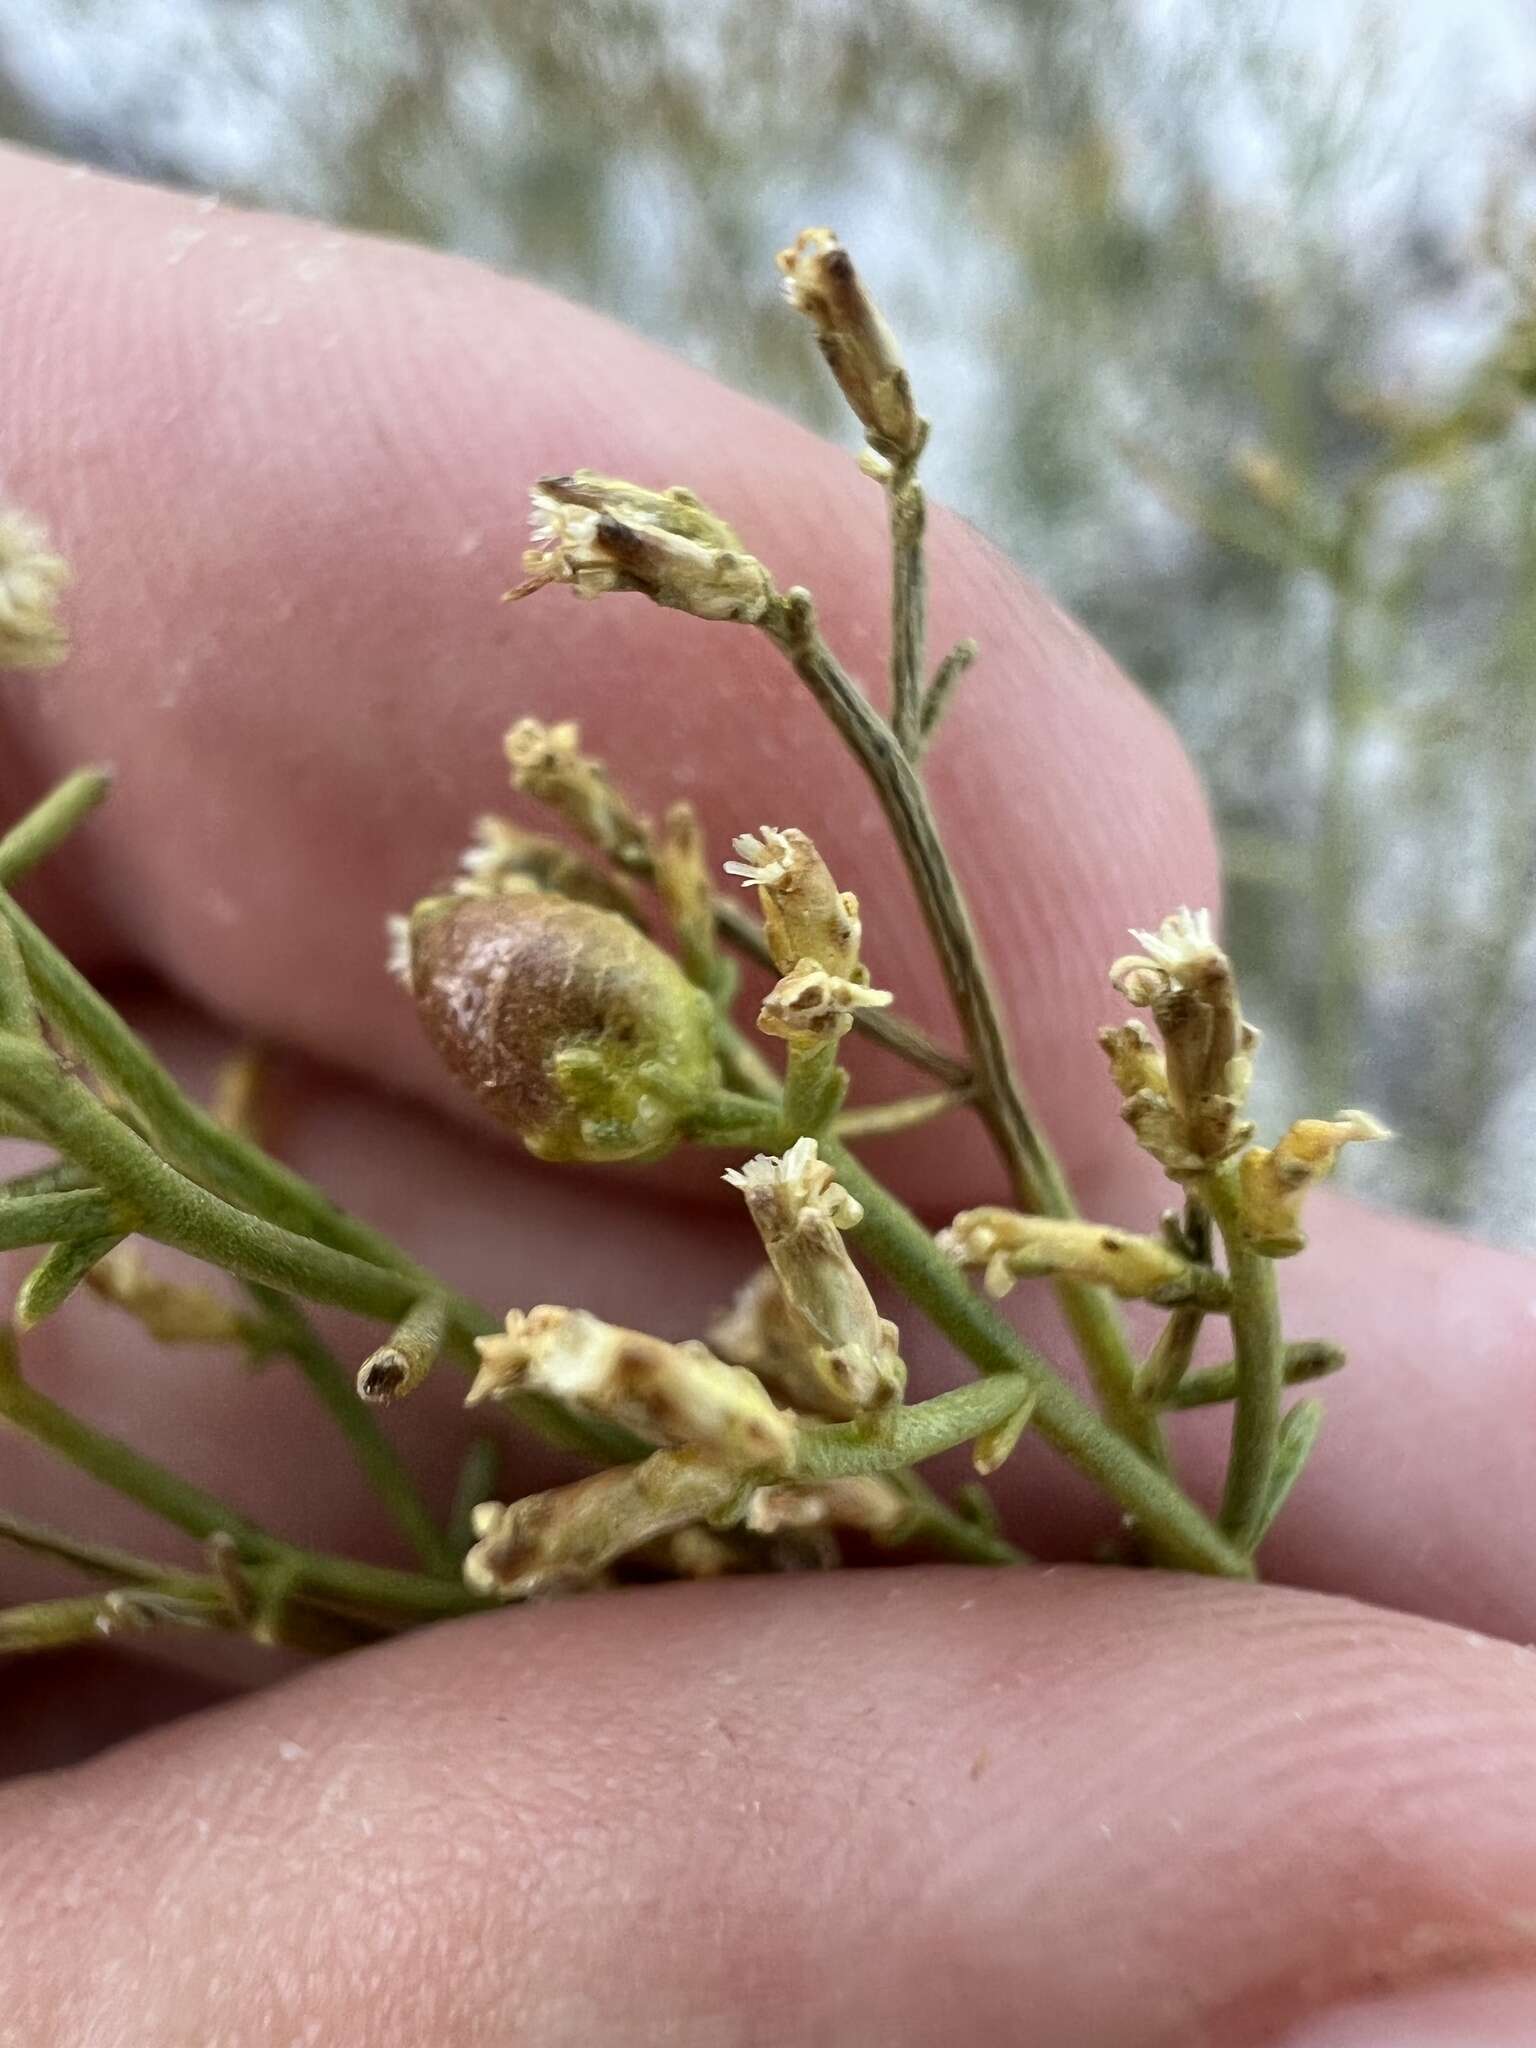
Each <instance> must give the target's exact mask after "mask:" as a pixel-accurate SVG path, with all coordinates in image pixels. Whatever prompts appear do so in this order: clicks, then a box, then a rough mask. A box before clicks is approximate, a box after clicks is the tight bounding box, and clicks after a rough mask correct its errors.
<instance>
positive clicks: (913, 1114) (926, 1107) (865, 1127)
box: [833, 1088, 976, 1139]
mask: <svg viewBox="0 0 1536 2048" xmlns="http://www.w3.org/2000/svg"><path fill="white" fill-rule="evenodd" d="M975 1100H976V1098H975V1096H974V1094H973V1093H972V1092H971V1090H970V1089H968V1088H945V1089H941V1090H940V1091H938V1092H937V1093H936V1094H933V1095H904V1096H902V1097H901V1098H900V1099H899V1100H898V1101H896V1102H877V1103H872V1104H870V1106H869V1107H868V1108H867V1109H845V1110H844V1111H843V1113H842V1115H841V1116H840V1117H839V1118H838V1119H837V1122H836V1124H835V1125H834V1126H833V1128H834V1129H835V1131H836V1132H837V1135H838V1136H839V1137H840V1138H844V1139H853V1138H885V1137H889V1136H891V1135H892V1134H893V1133H894V1132H896V1131H910V1130H913V1129H915V1128H916V1126H917V1125H918V1124H926V1123H931V1122H932V1121H933V1119H934V1118H935V1117H939V1116H947V1115H948V1114H949V1112H950V1111H951V1110H954V1109H967V1108H969V1107H971V1106H972V1105H973V1104H974V1102H975Z"/></svg>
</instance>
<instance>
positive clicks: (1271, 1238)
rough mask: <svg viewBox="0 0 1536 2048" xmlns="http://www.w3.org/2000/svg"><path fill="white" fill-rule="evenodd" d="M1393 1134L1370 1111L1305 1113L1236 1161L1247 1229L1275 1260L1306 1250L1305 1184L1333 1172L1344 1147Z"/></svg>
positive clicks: (1321, 1178) (1264, 1250)
mask: <svg viewBox="0 0 1536 2048" xmlns="http://www.w3.org/2000/svg"><path fill="white" fill-rule="evenodd" d="M1391 1135H1392V1133H1391V1132H1390V1131H1389V1130H1388V1129H1387V1128H1386V1126H1385V1125H1384V1124H1380V1123H1378V1122H1377V1121H1376V1119H1375V1117H1373V1116H1372V1115H1370V1113H1369V1112H1368V1111H1367V1110H1363V1109H1344V1110H1340V1112H1339V1114H1338V1115H1337V1116H1336V1117H1329V1118H1325V1117H1303V1118H1302V1119H1301V1120H1300V1122H1298V1123H1294V1124H1292V1125H1291V1127H1290V1129H1289V1130H1288V1131H1287V1132H1286V1134H1285V1136H1284V1137H1283V1138H1282V1139H1281V1140H1280V1142H1279V1144H1278V1145H1276V1146H1275V1147H1274V1149H1273V1150H1270V1149H1269V1148H1267V1147H1266V1146H1263V1145H1255V1146H1254V1147H1253V1149H1252V1150H1251V1151H1249V1152H1245V1153H1244V1155H1243V1157H1242V1159H1241V1161H1240V1162H1239V1165H1238V1176H1239V1178H1238V1191H1239V1199H1240V1204H1241V1209H1242V1219H1243V1234H1244V1235H1245V1236H1246V1237H1248V1238H1249V1239H1250V1240H1251V1241H1252V1242H1253V1243H1254V1244H1255V1245H1256V1246H1257V1247H1258V1249H1259V1250H1260V1251H1261V1252H1263V1253H1265V1254H1266V1256H1267V1257H1269V1258H1272V1259H1278V1258H1286V1257H1288V1256H1289V1255H1290V1254H1291V1253H1293V1252H1299V1251H1303V1250H1304V1249H1305V1248H1306V1242H1307V1240H1306V1234H1305V1232H1304V1231H1303V1230H1302V1228H1301V1202H1302V1197H1303V1196H1304V1195H1305V1194H1306V1192H1307V1189H1308V1188H1309V1187H1311V1186H1312V1185H1313V1183H1314V1182H1316V1181H1320V1180H1325V1179H1326V1178H1327V1176H1328V1175H1329V1174H1330V1173H1332V1171H1333V1169H1334V1166H1335V1164H1336V1163H1337V1161H1338V1156H1339V1153H1340V1151H1341V1150H1342V1149H1343V1147H1344V1146H1346V1145H1357V1144H1365V1143H1371V1142H1374V1141H1377V1140H1380V1139H1382V1138H1390V1137H1391Z"/></svg>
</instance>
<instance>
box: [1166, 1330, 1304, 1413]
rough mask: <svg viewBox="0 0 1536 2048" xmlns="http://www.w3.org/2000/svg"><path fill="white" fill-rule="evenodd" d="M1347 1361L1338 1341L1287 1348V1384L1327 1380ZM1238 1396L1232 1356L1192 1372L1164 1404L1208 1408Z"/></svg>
mask: <svg viewBox="0 0 1536 2048" xmlns="http://www.w3.org/2000/svg"><path fill="white" fill-rule="evenodd" d="M1343 1364H1344V1353H1343V1351H1342V1350H1341V1349H1340V1348H1339V1346H1338V1345H1337V1344H1318V1343H1315V1342H1313V1343H1301V1344H1287V1345H1286V1347H1285V1384H1286V1385H1287V1386H1288V1387H1295V1386H1300V1385H1301V1384H1302V1382H1303V1381H1305V1380H1320V1379H1326V1378H1327V1376H1328V1374H1329V1373H1331V1372H1337V1371H1338V1370H1339V1369H1340V1367H1341V1366H1342V1365H1343ZM1236 1395H1237V1366H1236V1365H1235V1364H1234V1363H1233V1361H1232V1360H1231V1359H1228V1360H1227V1362H1226V1364H1224V1365H1213V1366H1209V1367H1208V1368H1207V1369H1206V1370H1205V1371H1204V1372H1192V1373H1191V1374H1190V1375H1189V1377H1188V1379H1186V1380H1183V1381H1181V1382H1180V1383H1179V1385H1178V1386H1177V1387H1175V1389H1174V1390H1173V1392H1172V1394H1170V1395H1169V1396H1168V1397H1167V1398H1166V1399H1165V1400H1164V1402H1163V1403H1162V1405H1163V1407H1165V1408H1179V1409H1183V1408H1208V1407H1212V1406H1214V1405H1215V1404H1217V1403H1219V1402H1222V1401H1231V1400H1234V1399H1235V1398H1236Z"/></svg>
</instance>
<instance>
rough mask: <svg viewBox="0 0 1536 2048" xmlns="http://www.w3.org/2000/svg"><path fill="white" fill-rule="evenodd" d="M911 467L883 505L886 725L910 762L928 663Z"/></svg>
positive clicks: (889, 486) (890, 484) (918, 501)
mask: <svg viewBox="0 0 1536 2048" xmlns="http://www.w3.org/2000/svg"><path fill="white" fill-rule="evenodd" d="M912 467H913V465H912V464H911V463H906V464H903V465H899V466H898V467H896V468H894V469H893V470H892V471H891V474H890V476H889V478H888V479H887V482H886V502H887V506H888V509H889V512H890V523H891V727H892V730H893V731H894V732H895V735H896V744H897V745H898V746H899V747H900V748H901V750H902V752H903V753H904V754H905V755H906V756H907V758H908V759H909V760H915V759H916V757H917V754H918V752H919V750H920V749H921V746H922V729H923V726H922V721H923V682H924V672H925V670H926V668H927V661H926V658H925V655H924V648H925V645H926V642H927V624H928V577H927V569H926V566H925V564H924V560H923V528H924V526H925V525H926V523H927V513H926V507H925V505H924V502H923V492H922V486H921V485H920V484H919V483H918V482H917V481H916V480H915V478H914V477H913V474H912Z"/></svg>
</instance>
